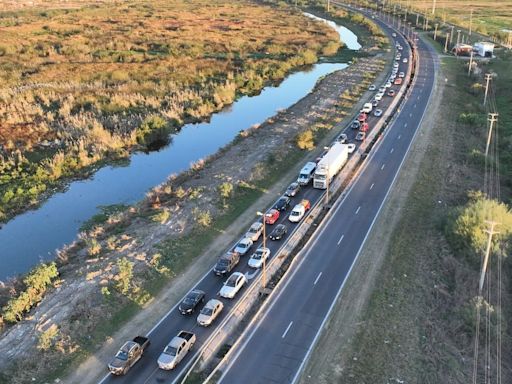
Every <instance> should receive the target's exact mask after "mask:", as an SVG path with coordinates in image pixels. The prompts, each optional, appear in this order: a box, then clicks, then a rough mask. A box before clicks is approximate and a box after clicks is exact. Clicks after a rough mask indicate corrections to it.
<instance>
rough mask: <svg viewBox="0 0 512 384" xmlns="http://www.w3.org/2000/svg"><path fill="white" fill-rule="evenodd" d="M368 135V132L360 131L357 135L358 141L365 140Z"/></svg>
mask: <svg viewBox="0 0 512 384" xmlns="http://www.w3.org/2000/svg"><path fill="white" fill-rule="evenodd" d="M365 137H366V132H358V134H357V136H356V140H357V141H363V140H364V139H365Z"/></svg>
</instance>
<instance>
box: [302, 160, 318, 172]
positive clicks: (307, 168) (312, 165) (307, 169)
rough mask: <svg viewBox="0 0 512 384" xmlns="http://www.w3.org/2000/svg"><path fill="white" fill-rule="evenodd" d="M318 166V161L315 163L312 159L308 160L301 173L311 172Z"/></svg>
mask: <svg viewBox="0 0 512 384" xmlns="http://www.w3.org/2000/svg"><path fill="white" fill-rule="evenodd" d="M314 168H316V163H313V162H312V161H308V162H307V163H306V164H305V165H304V166H303V167H302V169H301V170H300V173H302V172H310V171H311V170H312V169H314Z"/></svg>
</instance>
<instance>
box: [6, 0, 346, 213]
mask: <svg viewBox="0 0 512 384" xmlns="http://www.w3.org/2000/svg"><path fill="white" fill-rule="evenodd" d="M76 3H77V4H76V8H71V9H70V8H63V9H59V8H55V9H46V8H26V9H23V10H9V9H8V8H6V9H2V11H1V12H0V27H1V28H2V36H3V38H2V41H1V42H0V81H1V82H2V87H1V89H0V126H1V129H0V201H1V204H2V206H1V209H0V220H7V219H8V218H9V217H11V216H12V215H13V214H15V213H16V212H19V211H22V210H25V209H27V207H28V206H30V205H34V204H37V203H38V202H39V201H40V198H41V197H42V195H45V194H46V195H47V194H49V193H51V190H53V189H54V188H57V187H59V186H62V183H61V181H62V180H63V179H66V178H68V179H69V177H75V176H79V177H83V176H85V175H86V174H87V173H88V172H90V171H92V170H93V169H94V168H95V167H98V166H100V165H101V164H102V162H104V161H112V160H116V159H120V158H126V157H127V156H128V152H129V151H131V150H134V149H147V148H152V147H153V146H155V145H161V144H163V143H164V142H165V138H166V137H167V135H168V133H169V132H170V131H172V130H174V129H178V128H179V127H180V126H182V125H183V124H184V123H187V122H193V121H197V120H201V119H204V118H206V117H208V116H209V115H210V114H211V113H212V112H214V111H217V110H219V109H221V108H222V107H223V106H225V105H228V104H230V103H232V102H233V101H234V100H235V99H236V98H237V97H238V96H240V95H242V94H254V93H257V92H258V91H259V90H261V89H262V87H263V86H264V85H265V84H267V83H269V82H276V81H279V80H281V79H283V77H284V76H285V75H286V74H287V73H289V72H290V71H291V70H293V69H296V68H298V67H300V66H303V65H307V64H311V63H314V62H315V61H317V56H318V55H332V54H335V53H336V51H337V50H338V47H339V43H338V42H337V35H336V33H335V32H334V31H332V30H330V29H329V28H327V27H326V26H323V25H321V24H319V23H311V22H309V21H308V20H307V19H304V18H303V17H302V16H301V15H300V13H298V12H288V11H287V10H285V9H283V8H279V7H273V6H269V5H263V4H254V3H243V2H242V3H240V2H235V1H231V0H226V1H223V2H221V3H216V4H214V5H212V4H210V3H208V2H204V1H203V0H194V1H192V2H187V3H184V2H179V1H171V2H159V1H153V0H151V1H145V2H142V3H141V2H125V3H123V4H122V5H120V4H117V3H116V4H110V3H91V2H88V1H80V2H76ZM52 5H56V6H57V5H58V4H57V3H55V4H53V3H48V4H45V7H51V6H52Z"/></svg>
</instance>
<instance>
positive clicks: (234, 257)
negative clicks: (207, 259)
mask: <svg viewBox="0 0 512 384" xmlns="http://www.w3.org/2000/svg"><path fill="white" fill-rule="evenodd" d="M239 261H240V255H239V254H238V253H236V252H230V253H226V254H225V255H224V256H222V257H221V258H220V259H219V260H217V264H215V267H213V273H215V274H216V275H217V276H222V275H225V274H226V273H229V272H231V271H232V269H233V268H235V267H236V265H237V264H238V262H239Z"/></svg>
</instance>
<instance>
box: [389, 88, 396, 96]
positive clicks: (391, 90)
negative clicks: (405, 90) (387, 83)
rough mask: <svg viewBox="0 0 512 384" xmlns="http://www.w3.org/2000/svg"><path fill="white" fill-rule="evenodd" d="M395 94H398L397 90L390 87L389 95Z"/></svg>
mask: <svg viewBox="0 0 512 384" xmlns="http://www.w3.org/2000/svg"><path fill="white" fill-rule="evenodd" d="M395 94H396V92H395V90H394V89H390V90H389V91H388V96H391V97H393V96H395Z"/></svg>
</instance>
